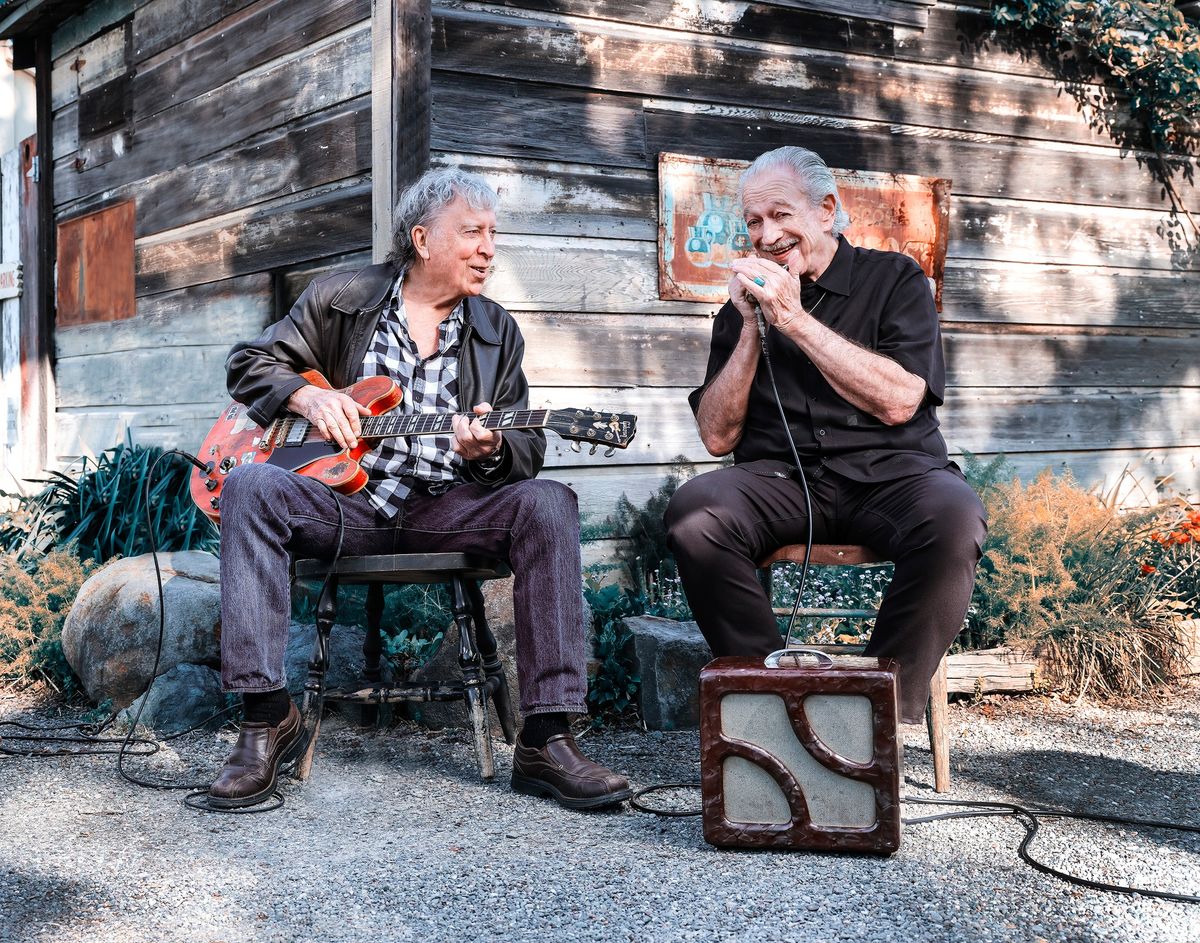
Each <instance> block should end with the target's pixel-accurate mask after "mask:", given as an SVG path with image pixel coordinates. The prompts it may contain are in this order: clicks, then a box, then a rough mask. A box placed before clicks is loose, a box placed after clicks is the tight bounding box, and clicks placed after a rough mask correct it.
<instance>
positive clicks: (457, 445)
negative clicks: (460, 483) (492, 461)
mask: <svg viewBox="0 0 1200 943" xmlns="http://www.w3.org/2000/svg"><path fill="white" fill-rule="evenodd" d="M491 411H492V406H491V404H490V403H480V404H479V405H478V406H476V407H475V409H474V412H475V415H476V417H479V416H486V415H487V414H488V413H490V412H491ZM451 423H452V424H453V426H454V442H453V444H452V445H451V448H452V449H454V451H455V452H457V453H458V454H459V455H461V456H462V457H463V458H464V459H466V460H467V461H468V462H473V461H475V460H476V459H480V458H487V457H488V456H491V455H495V454H496V453H497V452H499V451H500V446H501V445H502V444H503V443H504V433H503V432H501V431H500V430H499V429H485V428H483V423H481V422H480V421H479V419H478V418H475V419H472V420H471V421H470V422H468V421H467V417H466V416H455V417H454V418H453V419H452V420H451Z"/></svg>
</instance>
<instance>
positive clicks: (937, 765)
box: [758, 544, 950, 792]
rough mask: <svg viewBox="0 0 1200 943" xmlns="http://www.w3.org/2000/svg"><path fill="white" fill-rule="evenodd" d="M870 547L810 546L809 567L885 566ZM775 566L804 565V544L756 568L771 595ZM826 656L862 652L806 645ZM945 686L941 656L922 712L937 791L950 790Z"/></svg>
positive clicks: (851, 614) (845, 612)
mask: <svg viewBox="0 0 1200 943" xmlns="http://www.w3.org/2000/svg"><path fill="white" fill-rule="evenodd" d="M888 562H890V561H888V560H887V559H886V558H884V557H880V556H879V555H878V554H876V553H875V552H874V551H872V550H871V549H870V548H869V547H863V546H859V545H857V544H813V548H812V558H811V560H810V565H811V566H877V565H879V564H881V563H888ZM776 563H796V564H803V563H804V545H803V544H788V545H787V546H784V547H780V548H779V549H778V550H776V551H775V552H774V553H773V554H771V555H770V556H769V557H767V558H766V559H764V560H762V561H760V562H759V564H758V566H759V568H760V569H761V570H762V571H763V573H764V575H765V579H764V584H765V585H766V587H767V592H768V595H769V594H770V584H771V576H770V574H771V567H772V566H773V565H774V564H776ZM775 612H776V614H777V615H785V616H786V615H790V614H791V609H790V608H789V609H777V610H775ZM875 615H876V610H874V609H806V608H804V607H801V608H800V609H799V611H798V612H797V616H798V617H805V618H814V617H815V618H829V619H833V618H839V617H840V618H849V619H855V618H856V619H873V618H874V617H875ZM806 647H808V648H816V649H819V650H821V651H823V652H827V653H829V654H843V655H849V654H858V653H861V652H862V650H863V646H862V645H809V646H806ZM948 700H949V698H948V692H947V685H946V658H945V656H943V657H942V660H941V662H940V663H939V664H938V667H937V671H936V672H935V673H934V676H933V681H932V684H931V685H930V691H929V705H928V706H927V707H926V709H925V720H926V724H927V725H928V728H929V747H930V751H931V752H932V753H933V783H934V789H935V790H936V791H937V792H949V791H950V738H949V735H948V733H947V731H946V706H947V702H948Z"/></svg>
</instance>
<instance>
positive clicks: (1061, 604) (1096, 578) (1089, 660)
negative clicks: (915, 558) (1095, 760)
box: [967, 471, 1184, 695]
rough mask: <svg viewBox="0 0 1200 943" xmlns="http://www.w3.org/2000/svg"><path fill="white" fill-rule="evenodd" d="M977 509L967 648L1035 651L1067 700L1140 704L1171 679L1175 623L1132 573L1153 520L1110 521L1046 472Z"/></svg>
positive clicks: (1113, 516)
mask: <svg viewBox="0 0 1200 943" xmlns="http://www.w3.org/2000/svg"><path fill="white" fill-rule="evenodd" d="M985 502H986V504H987V508H988V518H989V532H988V538H987V542H986V544H985V546H984V556H983V560H982V561H981V564H980V568H979V572H978V574H977V580H976V589H975V596H974V601H973V605H972V608H971V611H970V613H969V614H968V629H967V632H968V635H969V636H970V637H971V638H973V639H977V640H983V641H985V642H986V643H990V644H997V643H1007V644H1018V645H1027V646H1030V647H1032V648H1034V649H1036V650H1037V651H1039V652H1040V653H1041V655H1042V657H1043V658H1044V659H1045V662H1046V664H1047V665H1048V667H1049V672H1050V675H1051V678H1050V679H1049V680H1051V681H1052V682H1054V683H1056V684H1057V685H1059V686H1061V687H1062V688H1063V689H1065V690H1066V691H1068V692H1069V693H1072V694H1076V695H1083V694H1084V693H1087V692H1089V691H1094V692H1097V693H1100V694H1120V695H1126V694H1136V693H1141V692H1144V691H1146V690H1147V689H1148V688H1150V687H1151V686H1153V685H1155V684H1158V683H1161V682H1162V681H1164V680H1166V679H1168V678H1170V677H1172V676H1174V675H1176V674H1178V673H1179V672H1180V670H1181V669H1182V667H1183V664H1184V662H1183V650H1182V645H1181V643H1180V639H1179V634H1178V630H1177V626H1176V613H1175V611H1174V610H1173V607H1171V606H1169V605H1166V604H1165V600H1164V599H1163V598H1162V596H1161V592H1160V586H1159V584H1158V582H1157V581H1156V580H1154V579H1148V578H1147V576H1149V575H1151V574H1147V573H1145V572H1144V570H1143V564H1144V562H1145V556H1146V554H1147V553H1148V552H1149V551H1150V546H1151V544H1152V543H1153V542H1152V541H1151V540H1150V533H1151V532H1152V525H1153V522H1154V520H1155V519H1156V517H1158V516H1159V512H1158V511H1138V512H1130V513H1122V512H1120V511H1118V510H1117V509H1115V508H1114V507H1112V506H1111V504H1110V503H1108V502H1105V501H1104V500H1102V499H1101V498H1100V497H1099V496H1098V495H1097V494H1095V493H1094V492H1091V491H1088V490H1086V489H1083V488H1081V487H1080V486H1079V485H1077V484H1076V483H1075V481H1074V479H1073V478H1072V477H1071V476H1070V475H1069V474H1066V475H1062V476H1057V477H1056V476H1054V475H1053V474H1052V473H1050V472H1049V471H1046V472H1043V473H1042V474H1040V475H1039V476H1038V477H1037V478H1036V479H1034V481H1033V482H1031V483H1030V484H1028V485H1023V484H1022V483H1021V482H1020V480H1017V479H1014V480H1013V481H1012V482H1010V483H1009V484H1006V485H998V486H996V487H995V488H994V489H991V490H990V491H989V492H987V493H986V494H985Z"/></svg>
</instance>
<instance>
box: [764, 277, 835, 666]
mask: <svg viewBox="0 0 1200 943" xmlns="http://www.w3.org/2000/svg"><path fill="white" fill-rule="evenodd" d="M824 300H825V296H824V295H821V297H820V298H819V299H817V303H816V304H815V305H813V306H812V310H813V311H815V310H816V309H817V306H818V305H820V303H821V302H822V301H824ZM756 310H757V312H758V338H759V342H760V344H761V346H762V356H763V363H765V364H766V365H767V377H768V378H769V379H770V381H771V392H772V393H773V394H774V395H775V405H776V406H777V407H778V408H779V418H780V420H781V422H782V424H783V431H784V433H785V434H786V435H787V441H788V448H789V449H791V451H792V460H793V461H794V462H795V463H796V471H797V473H798V474H799V475H800V487H801V488H802V489H803V491H804V514H805V517H806V518H807V532H806V536H805V538H804V563H803V564H801V566H800V584H799V585H798V586H797V587H796V598H795V600H793V602H792V614H791V616H790V617H789V618H788V627H787V634H786V635H785V636H784V641H783V647H784V648H785V649H786V648H787V647H788V646H789V645H790V644H791V641H792V631H793V629H794V628H795V626H796V616H797V614H798V613H799V612H800V600H801V599H802V598H803V596H804V587H805V585H806V584H807V583H808V562H809V557H811V556H812V547H813V520H812V495H811V494H809V491H808V477H807V476H806V475H805V474H804V466H803V465H802V464H801V463H800V451H799V450H798V449H797V448H796V440H795V439H794V438H793V437H792V428H791V426H790V425H789V424H788V419H787V413H786V412H785V411H784V408H783V399H782V397H780V395H779V387H778V386H776V384H775V368H774V367H773V366H771V353H770V351H769V350H768V349H767V319H766V318H765V317H764V316H763V313H762V308H761V307H758V306H756ZM768 603H770V600H768Z"/></svg>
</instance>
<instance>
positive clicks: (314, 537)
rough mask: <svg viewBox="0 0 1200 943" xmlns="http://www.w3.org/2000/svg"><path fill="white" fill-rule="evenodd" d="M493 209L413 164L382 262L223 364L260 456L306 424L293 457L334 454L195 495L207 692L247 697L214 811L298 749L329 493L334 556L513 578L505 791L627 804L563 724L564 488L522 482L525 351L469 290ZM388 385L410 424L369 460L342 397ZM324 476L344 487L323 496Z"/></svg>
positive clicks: (576, 654)
mask: <svg viewBox="0 0 1200 943" xmlns="http://www.w3.org/2000/svg"><path fill="white" fill-rule="evenodd" d="M496 202H497V199H496V194H495V193H494V192H493V191H492V189H491V188H490V187H489V186H488V185H487V183H486V182H485V181H484V180H483V179H482V178H480V177H477V176H475V175H473V174H468V173H465V172H462V171H459V170H457V169H446V170H433V171H429V172H427V173H426V174H425V175H424V176H422V177H421V179H420V180H418V181H417V182H416V183H415V184H413V185H412V186H411V187H410V188H409V189H408V190H406V191H405V192H404V194H403V195H402V196H401V199H400V201H399V204H398V206H397V208H396V213H395V220H394V227H393V246H392V252H391V254H390V255H389V257H388V261H387V262H386V263H384V264H381V265H372V266H369V267H367V268H365V269H362V270H361V271H358V272H346V273H339V274H336V275H331V276H328V277H325V278H320V279H317V280H316V281H314V282H313V283H312V284H311V285H309V286H308V288H307V289H306V290H305V291H304V293H303V294H302V295H301V296H300V299H299V300H298V301H297V302H296V304H295V305H294V306H293V308H292V309H291V311H290V312H289V313H288V315H287V316H286V317H285V318H283V319H282V320H281V321H279V322H277V323H275V324H273V325H271V326H269V327H268V328H267V329H266V331H264V332H263V334H262V335H261V336H260V337H259V338H257V339H256V340H254V341H250V342H247V343H241V344H238V345H236V346H235V347H234V348H233V351H232V352H231V353H230V355H229V359H228V361H227V362H226V369H227V372H228V382H229V391H230V393H231V394H232V395H233V397H234V399H235V400H237V401H238V402H239V403H242V404H245V406H246V407H247V408H246V410H245V416H246V419H247V421H248V422H253V423H255V424H257V426H261V427H263V429H265V430H266V432H265V433H262V432H259V433H258V435H259V438H256V439H255V440H254V441H255V442H260V443H262V444H261V445H260V446H259V448H264V447H265V445H266V444H267V441H268V440H269V441H270V442H271V443H278V444H280V445H282V444H285V443H287V442H288V441H289V437H290V436H292V435H293V434H294V433H297V432H298V434H299V438H300V439H303V438H304V435H305V432H304V430H307V429H309V428H311V427H315V429H316V431H317V433H319V440H318V441H316V442H315V443H313V444H312V445H311V446H306V447H311V448H317V449H320V448H322V447H324V448H326V449H327V452H338V453H339V454H340V456H341V457H340V458H339V459H337V460H335V459H333V458H324V457H323V458H322V460H323V461H326V462H327V466H326V467H324V468H322V470H321V471H320V472H319V473H317V474H315V475H314V474H312V473H311V472H309V471H305V470H304V469H297V470H301V471H305V473H303V474H294V473H293V471H292V470H289V467H293V466H289V465H287V463H282V465H281V463H278V462H273V461H270V460H268V461H262V460H261V459H260V458H259V457H256V456H257V455H258V453H257V452H251V453H248V454H247V456H245V457H242V458H240V459H239V458H238V457H236V456H227V457H226V459H225V461H226V462H229V464H228V465H224V467H223V468H222V469H221V470H220V471H219V472H217V473H215V474H214V476H213V479H212V480H213V483H212V484H210V485H208V487H209V489H210V490H212V489H214V488H215V487H216V484H217V481H216V476H217V475H218V474H220V475H221V476H222V477H221V482H220V486H221V493H220V496H219V499H215V498H214V499H213V500H212V507H213V508H214V510H215V509H216V507H217V506H218V504H219V508H220V517H221V522H222V527H221V545H222V550H221V588H222V593H221V597H222V612H221V663H222V667H221V671H222V681H223V684H224V686H225V689H226V690H227V691H236V692H239V693H240V694H241V695H242V698H243V702H244V705H245V719H244V722H243V725H242V731H241V734H240V736H239V738H238V742H237V745H236V747H235V748H234V750H233V752H232V754H231V755H230V756H229V759H228V760H227V761H226V764H225V766H224V767H223V768H222V770H221V772H220V773H219V775H218V776H217V779H216V781H215V782H214V783H213V785H212V787H211V789H210V792H209V801H210V803H211V804H213V805H214V806H219V807H239V806H246V805H252V804H254V803H257V802H261V801H262V800H264V799H265V798H267V797H268V796H270V795H271V793H272V791H273V790H274V787H275V780H276V776H277V772H278V769H279V767H280V765H281V764H282V763H284V762H286V761H287V760H289V759H291V758H292V757H294V756H295V755H297V754H298V753H299V752H301V751H302V749H303V747H304V743H303V740H304V736H303V725H302V724H301V721H300V715H299V712H298V711H297V709H296V706H295V705H294V704H293V703H292V700H291V698H290V697H289V696H288V693H287V690H286V688H285V687H284V683H285V679H284V674H283V660H284V648H285V645H286V642H287V634H288V622H289V618H288V616H289V610H290V586H289V579H288V566H289V559H290V557H291V555H292V554H297V555H300V556H318V557H319V556H331V555H332V554H333V552H334V547H335V544H336V542H337V539H338V534H339V509H338V505H337V502H338V501H340V504H341V517H342V521H341V527H340V530H341V532H342V535H343V537H342V550H341V552H342V554H343V555H345V556H354V555H364V554H378V553H406V552H466V553H479V554H483V555H487V556H491V557H497V558H500V559H503V560H506V561H507V562H508V564H509V565H510V567H511V568H512V571H513V575H514V590H513V597H514V598H513V602H514V613H515V617H516V631H517V661H518V676H519V678H520V688H521V691H520V696H521V710H522V713H523V714H524V716H525V724H524V727H523V728H522V730H521V733H520V736H519V738H518V740H517V746H516V750H515V753H514V756H513V774H512V785H513V788H514V789H516V790H517V791H520V792H524V793H528V794H531V795H548V796H552V797H554V798H555V799H557V800H558V801H559V802H560V803H561V804H562V805H564V806H566V807H568V808H578V809H591V808H598V807H601V806H606V805H611V804H613V803H616V802H620V801H622V800H623V799H625V798H627V797H628V796H629V795H630V789H629V784H628V782H627V781H626V780H625V779H624V778H623V777H621V776H619V775H617V774H615V773H613V772H611V771H609V770H607V769H605V768H604V767H602V766H599V765H598V764H596V763H593V762H591V761H590V760H588V759H586V758H585V757H584V756H583V755H582V754H581V753H580V752H579V750H578V747H577V746H576V744H575V741H574V739H573V738H572V737H571V735H570V731H569V727H568V715H570V714H572V713H584V712H586V710H587V708H586V706H585V704H584V698H585V694H586V691H587V675H586V661H587V636H586V633H585V631H584V615H583V601H582V597H581V591H580V557H579V524H578V520H579V517H578V511H577V508H576V500H575V495H574V493H573V492H572V491H571V490H570V489H569V488H567V487H566V486H564V485H562V484H560V483H558V482H555V481H548V480H537V479H535V476H536V475H537V473H538V471H539V470H540V469H541V467H542V460H543V456H544V454H545V449H546V440H545V436H544V434H543V433H542V432H541V431H540V429H539V428H536V427H534V428H530V426H536V425H537V423H530V422H526V421H525V420H526V419H527V418H528V417H529V416H530V415H532V414H531V413H529V412H528V408H527V407H528V385H527V383H526V380H525V375H524V372H523V370H522V366H521V364H522V357H523V354H524V342H523V340H522V338H521V333H520V331H519V329H518V328H517V325H516V322H515V321H514V320H513V318H512V317H511V316H510V315H509V314H508V312H507V311H505V310H504V309H503V308H502V307H500V305H498V304H496V303H494V302H492V301H490V300H488V299H487V298H484V297H483V296H482V294H481V293H482V291H483V286H484V282H485V281H486V279H487V276H488V274H489V271H490V268H491V265H492V260H493V257H494V254H495V234H496V217H495V208H496ZM312 371H317V373H313V372H312ZM323 377H324V378H328V380H329V384H328V385H326V384H324V383H322V382H320V381H321V380H322V378H323ZM371 378H385V379H381V380H378V381H375V380H371ZM386 379H390V380H394V381H395V382H396V383H397V384H398V386H399V388H400V389H401V390H402V392H403V400H404V402H403V405H402V406H401V408H400V411H399V413H398V414H396V415H398V416H399V419H398V422H400V423H402V424H403V423H405V422H408V421H409V420H412V422H411V423H410V424H409V426H407V427H405V428H404V429H400V427H399V426H397V427H396V428H397V429H400V435H401V436H402V437H398V438H387V439H384V440H383V442H382V443H381V444H380V445H379V447H378V448H376V449H374V450H373V451H370V452H367V451H366V449H367V446H366V444H365V443H364V442H362V441H360V437H361V436H363V435H364V422H366V423H371V422H373V421H375V420H374V417H373V418H372V419H366V420H364V417H367V416H368V415H370V414H371V412H372V409H371V408H370V404H369V403H365V402H363V401H362V400H363V397H362V396H358V398H355V397H352V396H350V395H347V393H346V392H343V391H342V388H347V387H351V386H352V385H355V391H357V390H359V389H373V388H376V384H378V387H377V388H379V389H391V384H390V383H388V382H386ZM352 392H353V391H352ZM392 404H393V403H388V404H386V405H392ZM467 407H473V411H474V413H475V414H476V418H474V419H471V420H468V418H467V417H466V416H463V415H454V416H453V419H452V421H451V422H450V424H449V428H448V429H447V428H445V424H444V423H443V424H442V427H441V428H442V431H443V432H444V434H442V435H428V436H425V437H421V438H408V437H407V436H408V435H409V434H414V435H420V434H421V433H420V432H417V433H410V432H409V431H407V430H408V429H411V428H415V427H416V426H417V425H420V423H421V422H422V421H423V419H424V417H422V419H421V420H417V419H415V417H412V416H411V415H409V414H413V413H422V414H424V413H430V412H442V413H452V414H456V413H458V411H459V410H462V409H466V408H467ZM493 411H495V416H491V417H490V418H489V419H487V420H483V419H481V418H480V417H489V414H492V413H493ZM288 413H290V414H294V415H295V417H303V419H298V418H285V417H286V414H288ZM497 417H499V419H497ZM379 418H383V417H379ZM247 424H248V423H247ZM594 425H595V426H596V427H598V430H599V431H598V432H597V430H596V429H589V430H588V431H587V432H586V435H587V436H589V437H591V438H593V439H594V440H597V441H599V442H600V444H604V443H605V441H606V440H607V441H611V433H612V431H615V430H608V429H606V428H605V427H604V426H603V425H602V424H601V423H595V424H594ZM384 434H387V435H395V434H396V433H394V432H387V433H384ZM272 437H273V438H272ZM314 438H316V437H314ZM320 440H331V442H330V443H329V444H326V443H324V442H321V441H320ZM347 456H349V457H350V458H356V459H358V462H359V463H361V469H362V472H365V476H360V478H359V479H351V480H350V483H349V485H346V484H344V483H341V482H335V480H334V479H335V477H336V476H337V475H338V474H341V471H342V469H344V468H352V470H353V471H354V472H357V471H358V468H357V464H356V463H354V462H352V461H348V460H347ZM310 461H311V460H310ZM297 464H298V463H297ZM314 464H315V463H314ZM225 472H227V474H226V473H225ZM322 481H327V482H328V483H330V484H332V485H333V486H335V487H339V490H342V491H344V492H352V493H346V494H343V495H342V496H340V497H338V498H335V496H334V495H333V493H332V492H331V490H330V488H329V487H326V484H323V483H322ZM363 483H365V487H363V486H362V484H363ZM355 485H358V486H359V487H361V490H356V488H355Z"/></svg>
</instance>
